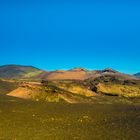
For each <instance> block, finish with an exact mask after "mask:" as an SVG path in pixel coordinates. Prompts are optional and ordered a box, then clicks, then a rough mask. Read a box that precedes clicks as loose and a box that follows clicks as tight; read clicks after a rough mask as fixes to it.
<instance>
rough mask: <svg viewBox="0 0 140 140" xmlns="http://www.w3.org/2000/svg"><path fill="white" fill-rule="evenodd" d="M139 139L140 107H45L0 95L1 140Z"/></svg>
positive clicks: (57, 104) (105, 105) (75, 105)
mask: <svg viewBox="0 0 140 140" xmlns="http://www.w3.org/2000/svg"><path fill="white" fill-rule="evenodd" d="M139 138H140V106H139V105H130V104H129V105H123V104H114V105H112V104H66V103H45V102H44V103H43V102H34V101H30V100H21V99H17V98H13V97H7V96H5V95H0V140H138V139H139Z"/></svg>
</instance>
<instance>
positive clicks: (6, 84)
mask: <svg viewBox="0 0 140 140" xmlns="http://www.w3.org/2000/svg"><path fill="white" fill-rule="evenodd" d="M17 87H18V85H17V83H16V82H14V81H6V80H2V79H0V94H7V93H9V92H10V91H12V90H14V89H16V88H17Z"/></svg>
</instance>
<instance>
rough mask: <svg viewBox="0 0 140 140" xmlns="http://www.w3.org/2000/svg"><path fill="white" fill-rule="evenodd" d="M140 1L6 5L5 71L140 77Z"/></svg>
mask: <svg viewBox="0 0 140 140" xmlns="http://www.w3.org/2000/svg"><path fill="white" fill-rule="evenodd" d="M139 62H140V2H139V1H138V0H114V1H111V0H107V1H103V0H98V1H97V0H92V1H91V0H21V1H18V0H13V1H12V0H4V1H2V0H0V65H4V64H21V65H34V66H36V67H39V68H43V69H46V70H55V69H69V68H73V67H85V68H88V69H104V68H106V67H111V68H113V69H117V70H119V71H121V72H126V73H136V72H139V71H140V63H139Z"/></svg>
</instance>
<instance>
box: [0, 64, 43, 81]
mask: <svg viewBox="0 0 140 140" xmlns="http://www.w3.org/2000/svg"><path fill="white" fill-rule="evenodd" d="M41 72H42V70H40V69H38V68H35V67H33V66H21V65H4V66H0V78H6V79H11V78H12V79H13V78H30V77H33V76H36V75H38V74H40V73H41Z"/></svg>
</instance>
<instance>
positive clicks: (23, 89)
mask: <svg viewBox="0 0 140 140" xmlns="http://www.w3.org/2000/svg"><path fill="white" fill-rule="evenodd" d="M91 93H92V92H91ZM92 94H93V93H92ZM7 95H9V96H13V97H18V98H23V99H32V100H36V101H47V102H60V101H63V102H64V101H65V102H68V103H81V102H89V101H90V99H88V96H86V95H84V94H83V95H81V94H77V93H72V92H70V91H67V90H64V89H62V88H59V87H57V85H54V84H52V83H48V82H47V84H44V83H43V84H41V83H34V82H26V83H22V84H21V85H20V86H19V87H18V88H17V89H15V90H13V91H11V92H10V93H8V94H7ZM90 96H92V95H90ZM93 96H94V95H93Z"/></svg>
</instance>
